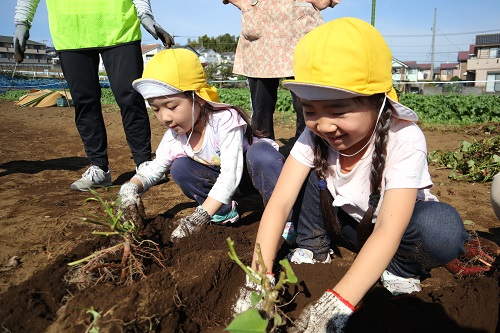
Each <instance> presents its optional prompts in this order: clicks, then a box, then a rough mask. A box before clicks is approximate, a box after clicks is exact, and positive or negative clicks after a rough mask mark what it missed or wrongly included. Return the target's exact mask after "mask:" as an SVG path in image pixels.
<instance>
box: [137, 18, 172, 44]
mask: <svg viewBox="0 0 500 333" xmlns="http://www.w3.org/2000/svg"><path fill="white" fill-rule="evenodd" d="M141 24H142V26H143V27H144V29H146V30H147V31H148V32H149V33H150V34H151V36H153V37H154V39H158V38H160V40H161V41H162V43H163V46H165V48H167V49H169V48H171V47H172V45H174V38H173V37H172V36H170V34H169V33H168V32H166V31H165V30H163V28H162V27H161V26H160V25H159V24H158V23H156V21H155V20H154V19H153V17H152V16H150V15H142V17H141Z"/></svg>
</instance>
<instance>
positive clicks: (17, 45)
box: [13, 24, 30, 63]
mask: <svg viewBox="0 0 500 333" xmlns="http://www.w3.org/2000/svg"><path fill="white" fill-rule="evenodd" d="M28 38H30V29H29V28H28V27H27V26H26V25H24V24H16V32H15V33H14V39H13V44H14V59H15V60H16V62H17V63H21V62H23V60H24V51H26V41H27V40H28Z"/></svg>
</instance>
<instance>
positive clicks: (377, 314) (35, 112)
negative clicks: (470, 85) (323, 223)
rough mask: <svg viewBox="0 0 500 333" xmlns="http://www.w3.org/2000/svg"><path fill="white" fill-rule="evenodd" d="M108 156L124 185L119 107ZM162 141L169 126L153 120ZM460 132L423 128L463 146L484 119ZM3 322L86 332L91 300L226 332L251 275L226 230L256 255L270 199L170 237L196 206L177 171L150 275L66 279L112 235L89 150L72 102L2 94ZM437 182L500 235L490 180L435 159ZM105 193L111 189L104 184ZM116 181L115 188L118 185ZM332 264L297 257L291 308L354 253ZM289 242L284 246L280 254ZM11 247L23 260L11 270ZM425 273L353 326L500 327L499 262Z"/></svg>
mask: <svg viewBox="0 0 500 333" xmlns="http://www.w3.org/2000/svg"><path fill="white" fill-rule="evenodd" d="M105 120H106V124H107V129H108V142H109V157H110V166H111V168H112V172H113V180H114V183H115V185H120V184H122V183H123V182H124V181H126V180H128V179H129V178H130V177H131V176H132V175H133V171H134V165H133V161H132V158H131V154H130V151H129V149H128V146H127V144H126V142H125V139H124V134H123V129H122V126H121V120H120V116H119V114H118V113H105ZM152 129H153V147H154V148H156V147H157V146H158V143H159V142H160V139H161V137H162V135H163V131H164V129H163V128H162V127H161V125H160V124H158V123H157V122H156V121H155V120H153V119H152ZM467 130H468V132H466V130H465V128H462V129H459V130H458V131H438V130H435V129H434V130H425V133H426V136H427V140H428V146H429V150H434V149H454V148H455V147H457V146H458V140H460V139H463V138H468V137H469V135H476V136H480V135H481V134H482V132H481V128H480V127H475V128H468V129H467ZM293 133H294V130H293V128H278V129H277V138H278V141H279V142H280V143H281V144H282V145H284V146H283V147H282V149H283V151H284V152H285V153H287V152H288V151H289V149H290V145H291V143H292V142H291V141H290V140H289V138H290V137H292V136H293ZM0 142H1V143H0V180H1V182H0V223H1V228H0V254H1V255H0V264H1V265H2V266H1V269H0V324H1V325H2V329H3V330H2V331H3V332H13V333H14V332H34V333H36V332H86V330H87V328H88V327H89V325H90V321H91V318H92V317H91V316H90V315H89V314H87V313H86V311H87V310H88V309H90V308H91V307H93V308H94V309H95V310H96V311H98V312H99V313H100V314H101V315H102V318H101V331H100V332H174V331H175V332H222V330H223V328H224V327H225V326H226V325H227V324H228V323H229V321H230V313H229V308H230V304H231V303H232V301H233V297H234V295H235V293H236V291H237V289H238V287H239V286H241V284H242V282H243V281H244V276H243V273H242V271H241V269H240V268H239V267H237V265H236V264H234V263H233V262H232V261H231V260H230V259H229V257H228V256H227V251H228V248H227V245H226V238H227V237H231V238H232V239H233V240H234V241H235V243H236V250H237V252H238V253H239V254H240V257H241V258H242V260H243V261H244V262H246V263H249V262H250V259H251V253H252V248H253V242H254V240H255V235H256V232H257V228H258V221H259V219H260V216H261V213H262V210H263V207H262V204H261V203H260V201H259V199H258V198H257V197H255V196H250V197H247V198H244V199H242V200H240V202H239V206H238V210H239V211H240V213H241V214H242V216H243V218H242V219H241V222H239V223H238V224H237V225H234V226H217V225H212V226H209V227H208V228H206V229H205V230H203V231H202V232H201V233H199V234H198V235H195V236H193V237H190V238H188V239H185V240H183V241H182V242H180V243H178V244H172V243H171V242H170V240H169V234H170V232H171V231H172V230H173V227H174V225H175V221H177V220H178V219H179V218H180V217H181V216H184V215H186V214H189V213H190V212H191V211H192V210H193V209H194V207H195V205H194V204H193V203H192V202H191V201H190V200H189V199H187V198H186V197H185V196H184V195H183V194H182V193H181V192H180V190H179V189H178V187H177V186H176V184H174V183H173V182H172V181H167V182H166V183H164V184H161V185H158V186H155V187H153V188H152V189H151V190H150V191H148V192H147V193H146V194H145V195H144V197H143V200H144V204H145V206H146V212H147V214H148V217H149V222H150V223H149V226H148V228H147V234H148V235H149V236H150V237H151V238H152V239H153V240H155V241H156V242H157V243H158V244H159V245H160V247H161V249H162V252H163V255H164V264H165V265H166V267H167V268H166V269H165V270H163V269H161V268H160V267H158V266H155V265H151V266H150V267H148V271H147V273H148V274H149V275H148V278H147V279H145V280H142V281H139V282H135V283H133V284H131V285H117V284H114V283H112V282H107V283H99V284H97V285H94V286H92V287H89V288H87V289H84V290H78V289H77V288H76V287H75V286H74V285H71V284H67V283H66V282H65V280H64V277H65V275H66V274H67V272H68V266H67V263H68V262H71V261H73V260H76V259H79V258H83V257H84V256H86V255H88V254H90V253H91V252H92V251H94V250H96V249H99V248H102V247H103V246H104V245H105V243H104V240H103V239H101V238H102V237H98V236H93V235H92V234H91V232H92V231H93V230H94V227H93V226H92V225H89V224H87V223H85V222H83V221H82V220H81V217H83V216H85V213H84V210H83V208H82V204H83V201H84V200H85V199H86V198H88V197H89V194H88V193H81V192H75V191H71V190H70V189H69V187H70V184H71V182H72V181H74V180H75V179H77V178H79V177H80V175H81V173H82V172H83V171H85V169H86V167H87V166H88V165H87V160H86V158H85V154H84V151H83V147H82V144H81V141H80V138H79V136H78V133H77V131H76V128H75V126H74V123H73V110H72V109H71V108H58V107H52V108H29V107H28V108H20V107H17V106H14V103H12V102H0ZM430 169H431V175H432V177H433V179H434V182H435V187H434V190H433V193H435V194H436V195H437V196H438V197H439V198H440V200H442V201H444V202H447V203H449V204H451V205H453V206H454V207H456V208H457V209H458V211H459V212H460V214H461V215H462V217H463V218H464V220H470V221H472V222H473V227H474V228H475V229H476V230H477V231H478V232H479V233H480V234H481V236H483V237H485V238H488V239H491V240H493V241H495V242H496V243H497V244H498V243H500V222H499V221H498V220H497V219H496V218H495V217H494V215H493V212H492V209H491V207H490V204H489V185H488V184H481V183H465V182H455V181H452V180H449V179H448V178H447V175H448V173H449V171H448V170H443V169H439V168H436V167H435V166H432V165H431V167H430ZM99 191H100V193H103V194H104V191H103V190H99ZM117 191H118V187H116V188H113V189H112V192H113V193H116V192H117ZM342 252H343V258H336V259H335V260H334V261H333V263H332V264H331V265H302V266H299V265H294V266H293V268H294V270H295V272H296V274H297V276H298V277H299V283H298V284H296V285H292V286H290V288H289V290H288V292H287V293H286V294H285V298H286V297H291V295H294V294H295V293H296V292H300V293H299V294H298V295H297V296H296V298H295V299H294V301H293V302H292V303H290V304H289V305H288V306H287V307H286V308H285V309H284V310H285V312H286V313H287V315H288V316H289V317H291V318H296V317H297V316H298V314H299V313H300V311H301V310H302V309H303V308H304V306H305V305H306V304H307V303H308V302H310V301H312V300H315V299H317V298H318V297H319V296H320V295H321V294H322V293H323V292H324V290H325V289H326V288H329V287H333V286H334V285H335V283H336V281H338V279H339V278H340V277H341V276H342V274H343V273H344V272H345V271H346V269H347V268H348V265H349V263H350V262H352V259H353V258H354V255H353V254H352V253H350V252H349V251H348V250H345V249H342ZM285 253H286V247H285V246H283V247H282V248H281V251H280V255H284V254H285ZM12 256H18V257H19V258H20V265H19V266H18V267H16V268H12V269H8V267H7V262H8V260H9V258H11V257H12ZM431 274H432V275H431V277H430V278H427V279H425V280H424V281H423V282H422V284H423V291H422V292H421V293H418V294H414V295H411V296H404V297H396V298H395V297H392V296H391V295H390V294H389V293H388V292H386V291H385V289H383V288H381V287H380V286H378V285H377V286H375V287H374V288H373V290H372V291H370V292H369V293H368V294H367V296H366V297H365V299H364V300H363V306H362V307H361V308H360V310H358V311H357V312H356V313H355V314H354V315H353V320H352V322H351V324H350V325H351V326H350V327H349V329H350V331H351V332H362V331H363V332H365V331H370V332H376V331H378V332H495V331H498V330H499V326H498V318H499V299H500V286H499V278H498V273H497V272H494V273H493V274H488V275H487V276H479V277H471V278H461V279H457V278H455V277H453V276H452V275H451V274H450V273H448V272H447V271H446V270H445V269H443V268H438V269H434V270H432V272H431Z"/></svg>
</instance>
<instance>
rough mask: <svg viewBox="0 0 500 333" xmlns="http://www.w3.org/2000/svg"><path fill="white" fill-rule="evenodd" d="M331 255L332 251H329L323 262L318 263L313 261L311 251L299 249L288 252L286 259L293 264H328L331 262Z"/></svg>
mask: <svg viewBox="0 0 500 333" xmlns="http://www.w3.org/2000/svg"><path fill="white" fill-rule="evenodd" d="M331 253H333V251H332V250H330V253H328V255H327V257H326V259H325V260H324V261H318V260H316V259H314V254H313V252H312V251H311V250H308V249H303V248H300V247H299V248H296V249H293V250H292V251H290V253H289V254H288V256H287V259H288V261H290V262H293V263H294V264H316V263H321V264H329V263H331V262H332V256H331Z"/></svg>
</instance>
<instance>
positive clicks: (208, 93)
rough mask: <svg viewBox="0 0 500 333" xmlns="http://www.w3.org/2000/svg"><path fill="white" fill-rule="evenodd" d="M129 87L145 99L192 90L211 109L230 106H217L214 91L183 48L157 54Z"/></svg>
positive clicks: (192, 55)
mask: <svg viewBox="0 0 500 333" xmlns="http://www.w3.org/2000/svg"><path fill="white" fill-rule="evenodd" d="M132 86H133V87H134V89H135V90H137V91H138V92H139V93H140V94H141V95H142V96H143V97H144V98H145V99H148V98H154V97H161V96H169V95H175V94H179V93H182V92H185V91H194V92H195V93H196V94H197V95H198V96H199V97H201V98H202V99H204V100H205V101H206V102H208V103H210V104H211V105H213V106H216V107H230V105H229V104H224V103H220V101H219V94H218V93H217V89H216V88H215V87H213V86H210V85H208V84H207V77H206V76H205V71H204V70H203V66H202V65H201V63H200V60H199V59H198V57H197V56H196V54H195V53H194V52H192V51H189V50H187V49H167V50H163V51H160V52H158V53H157V54H156V55H154V56H153V58H151V60H150V61H149V62H148V63H147V64H146V66H145V67H144V72H143V73H142V77H141V78H140V79H137V80H134V81H133V82H132Z"/></svg>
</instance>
